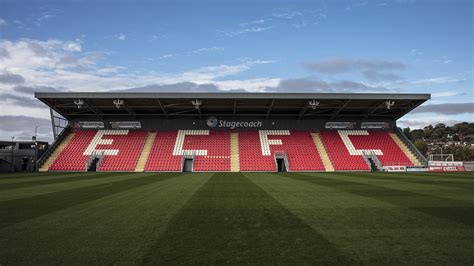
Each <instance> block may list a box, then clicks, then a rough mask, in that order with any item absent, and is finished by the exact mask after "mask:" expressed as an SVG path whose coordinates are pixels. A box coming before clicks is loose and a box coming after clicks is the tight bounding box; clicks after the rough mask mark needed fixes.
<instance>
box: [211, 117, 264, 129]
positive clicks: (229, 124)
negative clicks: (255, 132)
mask: <svg viewBox="0 0 474 266" xmlns="http://www.w3.org/2000/svg"><path fill="white" fill-rule="evenodd" d="M206 123H207V126H208V127H213V128H214V127H220V128H229V129H235V128H259V127H262V121H259V120H257V121H226V120H218V119H217V118H215V117H214V116H211V117H209V118H208V119H207V122H206Z"/></svg>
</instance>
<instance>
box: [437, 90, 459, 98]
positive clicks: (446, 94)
mask: <svg viewBox="0 0 474 266" xmlns="http://www.w3.org/2000/svg"><path fill="white" fill-rule="evenodd" d="M460 94H461V93H460V92H457V91H440V92H434V93H431V96H433V97H450V96H457V95H460Z"/></svg>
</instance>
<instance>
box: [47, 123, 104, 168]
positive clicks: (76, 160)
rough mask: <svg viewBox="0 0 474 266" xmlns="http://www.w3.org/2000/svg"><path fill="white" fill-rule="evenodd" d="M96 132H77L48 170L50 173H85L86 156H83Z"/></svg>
mask: <svg viewBox="0 0 474 266" xmlns="http://www.w3.org/2000/svg"><path fill="white" fill-rule="evenodd" d="M96 133H97V131H95V130H87V131H78V132H76V133H75V135H74V137H73V138H72V139H71V141H70V142H69V143H68V145H67V146H66V147H65V148H64V150H63V151H62V152H61V153H60V154H59V156H58V158H56V160H55V161H54V162H53V164H52V165H51V167H50V168H49V170H52V171H76V172H77V171H81V172H85V171H86V162H87V158H88V156H86V155H83V153H84V151H85V150H86V148H87V146H89V144H90V143H91V141H92V139H93V138H94V136H95V134H96Z"/></svg>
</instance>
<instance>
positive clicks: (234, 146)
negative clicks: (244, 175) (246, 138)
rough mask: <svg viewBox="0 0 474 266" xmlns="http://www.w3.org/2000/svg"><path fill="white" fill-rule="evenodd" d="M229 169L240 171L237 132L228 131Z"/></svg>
mask: <svg viewBox="0 0 474 266" xmlns="http://www.w3.org/2000/svg"><path fill="white" fill-rule="evenodd" d="M230 171H231V172H239V171H240V158H239V133H230Z"/></svg>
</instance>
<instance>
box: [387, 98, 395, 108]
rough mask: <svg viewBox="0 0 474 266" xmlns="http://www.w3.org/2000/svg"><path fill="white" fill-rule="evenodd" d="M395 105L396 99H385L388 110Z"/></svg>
mask: <svg viewBox="0 0 474 266" xmlns="http://www.w3.org/2000/svg"><path fill="white" fill-rule="evenodd" d="M394 105H395V101H390V100H388V101H385V106H386V107H387V110H390V108H391V107H392V106H394Z"/></svg>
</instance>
